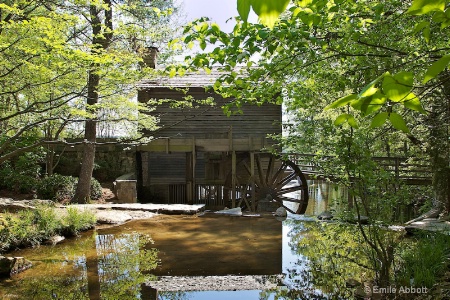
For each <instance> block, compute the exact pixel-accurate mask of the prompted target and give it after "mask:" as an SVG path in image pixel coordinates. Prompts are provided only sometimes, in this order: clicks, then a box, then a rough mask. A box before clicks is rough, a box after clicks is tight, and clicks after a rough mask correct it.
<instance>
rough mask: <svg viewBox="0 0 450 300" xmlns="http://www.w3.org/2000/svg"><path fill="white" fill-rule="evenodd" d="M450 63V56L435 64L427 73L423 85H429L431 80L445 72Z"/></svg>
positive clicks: (443, 57)
mask: <svg viewBox="0 0 450 300" xmlns="http://www.w3.org/2000/svg"><path fill="white" fill-rule="evenodd" d="M449 63H450V54H447V55H444V56H442V57H441V58H440V59H439V60H437V61H436V62H434V63H433V64H432V65H431V66H430V67H429V68H428V70H427V72H426V73H425V77H424V79H423V82H422V83H424V84H425V83H427V82H428V81H430V80H431V79H433V78H435V77H436V76H437V75H438V74H439V73H441V72H442V71H444V70H445V69H446V68H447V66H448V65H449Z"/></svg>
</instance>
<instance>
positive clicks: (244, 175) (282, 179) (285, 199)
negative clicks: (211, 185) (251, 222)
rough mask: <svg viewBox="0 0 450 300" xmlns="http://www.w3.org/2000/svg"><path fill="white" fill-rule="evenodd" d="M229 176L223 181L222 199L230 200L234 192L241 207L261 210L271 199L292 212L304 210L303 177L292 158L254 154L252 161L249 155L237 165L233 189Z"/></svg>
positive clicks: (305, 198) (302, 211)
mask: <svg viewBox="0 0 450 300" xmlns="http://www.w3.org/2000/svg"><path fill="white" fill-rule="evenodd" d="M252 167H253V169H252ZM230 176H231V175H229V176H228V177H227V180H226V182H225V187H224V191H225V198H226V199H232V197H231V193H232V191H235V193H236V196H235V197H236V198H235V199H236V200H238V201H236V203H237V205H238V206H240V207H242V208H243V209H247V210H251V211H254V210H255V209H257V210H260V209H261V207H262V206H263V205H266V204H267V202H272V203H276V205H277V206H282V207H284V208H285V209H286V210H287V211H289V212H291V213H297V214H302V213H304V212H305V210H306V207H307V205H308V186H307V183H306V178H305V176H304V175H303V173H302V172H301V171H300V170H299V168H298V167H297V166H296V165H295V164H294V163H293V162H292V161H289V160H285V159H282V158H281V157H279V156H276V155H273V154H270V153H255V154H254V161H253V162H252V161H251V155H250V157H245V158H243V159H242V160H241V161H240V162H239V163H238V164H237V166H236V174H235V176H236V177H235V182H236V186H235V187H234V188H233V187H232V186H231V182H232V180H231V179H230ZM227 195H228V196H227ZM258 205H260V207H258Z"/></svg>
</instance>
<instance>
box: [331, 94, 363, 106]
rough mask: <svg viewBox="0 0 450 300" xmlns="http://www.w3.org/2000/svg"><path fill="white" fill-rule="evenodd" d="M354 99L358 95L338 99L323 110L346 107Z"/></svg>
mask: <svg viewBox="0 0 450 300" xmlns="http://www.w3.org/2000/svg"><path fill="white" fill-rule="evenodd" d="M356 99H358V95H356V94H351V95H347V96H345V97H342V98H339V99H338V100H336V101H334V102H333V103H331V104H329V105H327V106H326V107H325V110H328V109H333V108H338V107H341V106H344V105H347V104H349V103H350V102H352V101H354V100H356Z"/></svg>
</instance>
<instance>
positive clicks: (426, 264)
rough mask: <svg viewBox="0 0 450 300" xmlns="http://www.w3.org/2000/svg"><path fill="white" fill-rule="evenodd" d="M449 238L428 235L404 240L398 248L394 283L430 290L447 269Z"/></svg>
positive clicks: (449, 255)
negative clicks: (399, 259)
mask: <svg viewBox="0 0 450 300" xmlns="http://www.w3.org/2000/svg"><path fill="white" fill-rule="evenodd" d="M449 245H450V237H449V236H448V235H443V234H439V233H428V234H426V235H425V234H423V235H418V236H417V237H413V238H411V240H406V241H404V242H403V243H402V244H401V247H400V248H399V252H400V253H399V255H400V257H401V261H400V263H399V266H398V268H397V269H398V270H397V274H396V281H397V282H398V283H399V284H400V285H404V286H409V285H412V286H416V287H428V288H431V287H432V286H433V285H434V284H435V283H436V281H437V279H438V278H439V277H440V276H442V275H443V273H444V272H445V271H446V270H447V269H448V266H449V263H448V258H449V257H450V248H449Z"/></svg>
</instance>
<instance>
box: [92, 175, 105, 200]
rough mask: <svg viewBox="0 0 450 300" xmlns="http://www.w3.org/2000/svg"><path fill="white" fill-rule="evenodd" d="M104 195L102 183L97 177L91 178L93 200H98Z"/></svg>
mask: <svg viewBox="0 0 450 300" xmlns="http://www.w3.org/2000/svg"><path fill="white" fill-rule="evenodd" d="M102 195H103V192H102V185H101V184H100V182H98V180H97V179H95V178H92V179H91V200H98V199H100V197H101V196H102Z"/></svg>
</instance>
